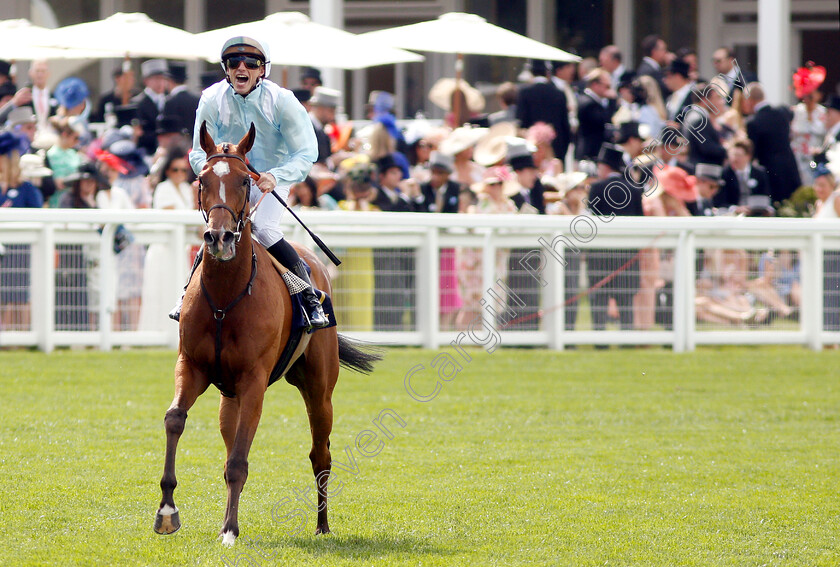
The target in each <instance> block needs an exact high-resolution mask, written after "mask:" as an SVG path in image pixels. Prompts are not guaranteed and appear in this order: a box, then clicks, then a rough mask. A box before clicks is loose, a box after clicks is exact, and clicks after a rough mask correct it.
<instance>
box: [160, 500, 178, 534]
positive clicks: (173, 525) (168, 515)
mask: <svg viewBox="0 0 840 567" xmlns="http://www.w3.org/2000/svg"><path fill="white" fill-rule="evenodd" d="M179 529H181V516H180V514H178V509H177V508H172V507H171V506H164V507H163V508H161V509H160V510H158V512H157V515H155V532H156V533H159V534H160V535H169V534H174V533H175V532H177V531H178V530H179Z"/></svg>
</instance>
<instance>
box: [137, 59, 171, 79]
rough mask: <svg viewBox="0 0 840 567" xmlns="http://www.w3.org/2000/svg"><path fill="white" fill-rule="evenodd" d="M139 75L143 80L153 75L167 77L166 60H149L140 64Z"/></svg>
mask: <svg viewBox="0 0 840 567" xmlns="http://www.w3.org/2000/svg"><path fill="white" fill-rule="evenodd" d="M140 73H141V74H142V75H143V78H144V79H148V78H149V77H153V76H155V75H166V76H167V77H168V76H169V65H167V64H166V59H149V60H148V61H143V63H141V64H140Z"/></svg>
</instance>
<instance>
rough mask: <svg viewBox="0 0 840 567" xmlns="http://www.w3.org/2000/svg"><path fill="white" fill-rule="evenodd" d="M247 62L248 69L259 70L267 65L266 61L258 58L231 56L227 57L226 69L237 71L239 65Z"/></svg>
mask: <svg viewBox="0 0 840 567" xmlns="http://www.w3.org/2000/svg"><path fill="white" fill-rule="evenodd" d="M243 61H244V62H245V68H246V69H251V70H254V69H259V68H260V67H262V66H263V65H265V61H263V60H262V59H260V58H258V57H254V56H252V55H230V56H228V57H225V61H224V62H225V67H227V68H228V69H237V68H239V64H240V63H242V62H243Z"/></svg>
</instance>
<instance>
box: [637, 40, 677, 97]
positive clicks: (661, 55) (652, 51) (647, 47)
mask: <svg viewBox="0 0 840 567" xmlns="http://www.w3.org/2000/svg"><path fill="white" fill-rule="evenodd" d="M642 56H643V57H642V60H641V61H640V62H639V66H638V67H637V68H636V75H637V76H639V77H642V76H650V77H653V79H654V80H655V81H656V82H657V83H658V84H659V89H660V91H661V92H662V96H663V98H664V97H667V96H668V95H670V94H671V91H670V90H668V87H667V86H666V85H665V81H664V76H663V73H662V70H663V69H664V67H665V65H667V64H668V44H666V43H665V40H663V39H662V38H661V37H659V36H658V35H648V36H646V37H645V38H644V39H642Z"/></svg>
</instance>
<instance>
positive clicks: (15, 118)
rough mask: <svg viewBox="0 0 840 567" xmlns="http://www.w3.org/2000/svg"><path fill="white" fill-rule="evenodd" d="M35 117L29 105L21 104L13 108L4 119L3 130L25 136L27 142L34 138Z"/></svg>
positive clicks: (30, 142)
mask: <svg viewBox="0 0 840 567" xmlns="http://www.w3.org/2000/svg"><path fill="white" fill-rule="evenodd" d="M36 124H37V119H36V118H35V114H33V113H32V108H31V107H29V106H21V107H18V108H15V109H13V110H12V111H11V112H10V113H9V116H8V118H7V119H6V124H5V130H7V131H9V132H12V133H14V134H17V135H19V136H25V137H26V139H27V140H28V142H29V144H30V145H31V144H32V141H33V140H34V139H35V132H36V129H37V126H36Z"/></svg>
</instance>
